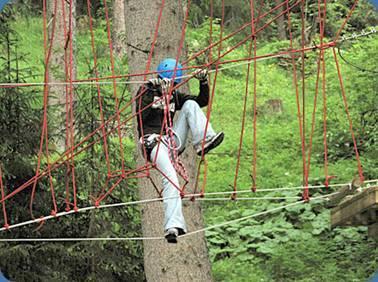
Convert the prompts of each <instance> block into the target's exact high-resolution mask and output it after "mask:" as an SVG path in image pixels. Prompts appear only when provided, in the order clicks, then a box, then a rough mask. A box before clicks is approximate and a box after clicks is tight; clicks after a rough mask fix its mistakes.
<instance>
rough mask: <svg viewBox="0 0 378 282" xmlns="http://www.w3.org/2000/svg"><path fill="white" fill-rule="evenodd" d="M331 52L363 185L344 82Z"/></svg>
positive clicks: (337, 62) (334, 54) (335, 57)
mask: <svg viewBox="0 0 378 282" xmlns="http://www.w3.org/2000/svg"><path fill="white" fill-rule="evenodd" d="M332 51H333V57H334V59H335V64H336V69H337V76H338V78H339V83H340V90H341V94H342V96H343V102H344V107H345V112H346V115H347V118H348V121H349V130H350V133H351V135H352V139H353V148H354V152H355V154H356V160H357V168H358V174H359V176H360V181H361V183H363V182H364V175H363V171H362V165H361V160H360V154H359V153H358V148H357V142H356V137H355V135H354V130H353V123H352V118H351V116H350V113H349V108H348V101H347V97H346V94H345V88H344V82H343V78H342V76H341V70H340V66H339V61H338V59H337V55H336V50H335V48H333V49H332Z"/></svg>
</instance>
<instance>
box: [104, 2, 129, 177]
mask: <svg viewBox="0 0 378 282" xmlns="http://www.w3.org/2000/svg"><path fill="white" fill-rule="evenodd" d="M103 3H104V9H105V19H106V30H107V35H108V45H109V54H110V65H111V72H112V76H115V64H114V56H113V42H112V36H111V30H110V20H109V12H108V4H107V2H106V0H104V1H103ZM113 94H114V100H115V110H116V120H117V124H118V125H119V124H120V123H121V120H120V112H119V101H118V97H117V80H116V79H113ZM117 133H118V139H119V149H120V154H121V166H122V173H124V172H125V157H124V150H123V143H122V132H121V127H118V128H117Z"/></svg>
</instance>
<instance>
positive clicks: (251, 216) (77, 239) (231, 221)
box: [0, 192, 340, 242]
mask: <svg viewBox="0 0 378 282" xmlns="http://www.w3.org/2000/svg"><path fill="white" fill-rule="evenodd" d="M338 193H340V192H334V193H331V194H328V195H323V196H318V197H314V198H312V200H322V199H324V198H327V197H329V196H332V195H336V194H338ZM304 202H305V200H301V201H297V202H294V203H290V204H287V205H284V206H279V207H276V208H272V209H270V210H266V211H263V212H259V213H255V214H251V215H247V216H243V217H240V218H237V219H233V220H229V221H226V222H222V223H219V224H215V225H211V226H208V227H205V228H202V229H198V230H195V231H192V232H189V233H187V234H184V235H181V236H179V238H185V237H189V236H192V235H194V234H197V233H202V232H205V231H208V230H211V229H215V228H219V227H223V226H226V225H230V224H233V223H236V222H239V221H244V220H246V219H250V218H254V217H258V216H261V215H265V214H268V213H272V212H275V211H278V210H282V209H285V208H288V207H292V206H296V205H299V204H302V203H304ZM162 239H164V237H128V238H121V237H120V238H107V237H106V238H17V239H11V238H10V239H0V242H61V241H137V240H162Z"/></svg>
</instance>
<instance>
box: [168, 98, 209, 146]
mask: <svg viewBox="0 0 378 282" xmlns="http://www.w3.org/2000/svg"><path fill="white" fill-rule="evenodd" d="M206 123H207V119H206V116H205V114H204V113H203V111H202V110H201V108H200V106H199V105H198V104H197V102H196V101H193V100H188V101H186V102H185V103H184V105H183V107H182V109H181V111H180V113H179V117H178V118H177V120H176V121H175V124H174V126H173V130H174V131H175V132H176V134H177V135H178V136H179V137H180V141H181V147H180V148H178V149H179V151H182V150H183V148H184V147H185V143H186V139H187V137H188V130H189V129H190V131H191V132H192V136H193V145H195V146H196V145H198V144H200V142H201V141H202V140H203V137H204V134H205V128H206ZM215 135H216V134H215V132H214V130H213V128H212V126H211V124H210V123H209V124H208V126H207V132H206V140H208V139H210V138H212V137H213V136H215ZM176 142H178V141H177V140H176ZM177 145H178V144H177Z"/></svg>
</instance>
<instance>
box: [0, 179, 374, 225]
mask: <svg viewBox="0 0 378 282" xmlns="http://www.w3.org/2000/svg"><path fill="white" fill-rule="evenodd" d="M369 183H378V179H372V180H367V181H364V184H369ZM351 185H352V184H351V183H343V184H329V185H328V186H329V187H339V186H351ZM321 187H325V186H324V185H317V186H308V187H307V188H309V189H316V188H321ZM303 188H306V187H304V186H297V187H283V188H268V189H258V190H256V192H252V191H251V189H248V190H241V191H238V192H237V193H236V194H243V193H257V192H270V191H278V190H285V191H286V190H298V189H303ZM234 193H235V192H233V191H232V192H230V191H226V192H209V193H205V194H187V195H185V198H191V197H197V198H196V200H203V199H205V198H199V197H201V196H202V195H207V196H211V195H230V194H234ZM178 197H180V196H172V197H165V198H155V199H146V200H139V201H132V202H124V203H115V204H105V205H99V206H98V207H96V206H89V207H85V208H79V209H78V210H77V211H74V210H70V211H65V212H59V213H57V214H56V215H49V216H45V217H41V218H36V219H33V220H28V221H25V222H21V223H16V224H13V225H10V226H8V227H7V228H5V227H2V228H0V232H1V231H5V230H8V229H13V228H17V227H21V226H26V225H30V224H33V223H40V222H43V221H46V220H50V219H53V218H57V217H62V216H66V215H70V214H72V213H76V212H86V211H89V210H94V209H103V208H113V207H123V206H130V205H137V204H146V203H153V202H158V201H163V200H164V199H166V200H168V199H176V198H178ZM255 198H256V199H263V198H264V197H261V198H259V197H253V198H250V199H251V200H252V199H253V200H254V199H255ZM272 198H274V199H277V200H278V199H282V198H283V197H272ZM285 198H287V197H285ZM210 199H211V198H210ZM214 199H215V198H214ZM225 199H226V198H225ZM236 199H240V198H236ZM217 200H218V199H217ZM205 201H206V200H205ZM208 201H211V200H208Z"/></svg>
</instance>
